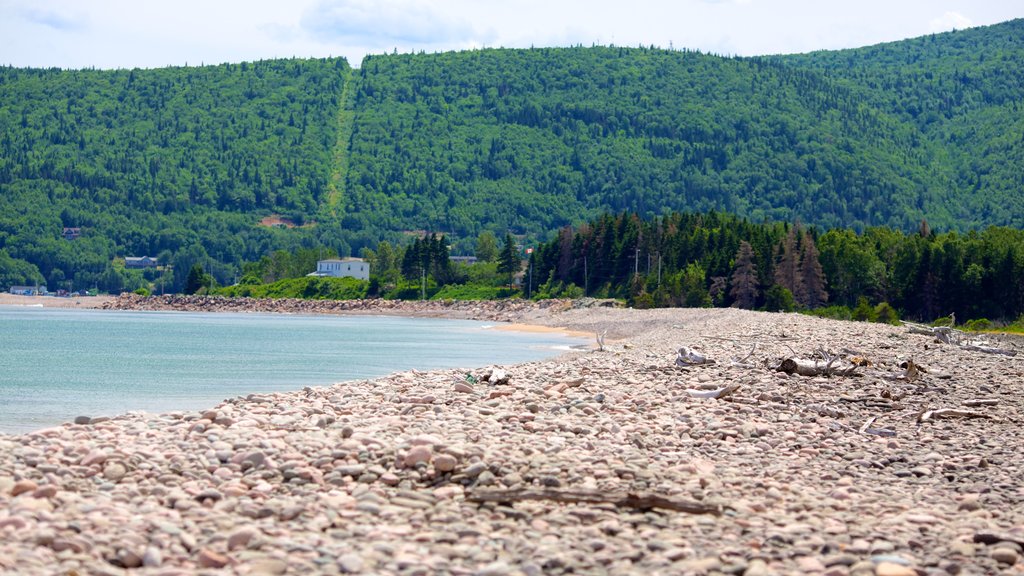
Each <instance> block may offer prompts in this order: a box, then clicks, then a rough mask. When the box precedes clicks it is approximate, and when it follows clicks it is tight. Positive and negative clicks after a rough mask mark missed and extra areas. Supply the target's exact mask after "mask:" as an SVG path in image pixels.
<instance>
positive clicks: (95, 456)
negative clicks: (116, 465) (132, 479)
mask: <svg viewBox="0 0 1024 576" xmlns="http://www.w3.org/2000/svg"><path fill="white" fill-rule="evenodd" d="M106 461H107V454H106V453H105V452H103V451H102V450H93V451H92V452H89V453H88V454H86V455H85V456H84V457H83V458H82V461H81V465H82V466H92V465H93V464H103V463H104V462H106Z"/></svg>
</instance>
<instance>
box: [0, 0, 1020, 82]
mask: <svg viewBox="0 0 1024 576" xmlns="http://www.w3.org/2000/svg"><path fill="white" fill-rule="evenodd" d="M1022 16H1024V2H1022V1H1021V0H616V1H611V0H174V1H166V0H0V64H10V65H14V66H37V67H53V66H56V67H60V68H87V67H96V68H132V67H142V68H154V67H160V66H170V65H174V66H177V65H184V64H189V65H198V64H201V63H205V64H217V63H221V62H241V61H246V60H259V59H266V58H279V57H291V56H298V57H308V56H317V57H322V56H345V57H347V58H348V60H349V62H350V63H351V64H352V65H353V66H358V65H359V62H360V61H361V60H362V57H363V56H364V55H365V54H380V53H382V52H391V51H393V50H395V49H397V50H398V51H399V52H410V51H416V52H419V51H421V50H422V51H426V52H438V51H447V50H459V49H465V48H475V47H506V48H521V47H529V46H567V45H575V44H583V45H584V46H590V45H592V44H615V45H617V46H636V45H638V44H643V45H645V46H647V45H651V44H653V45H655V46H659V47H662V48H668V47H670V46H671V47H675V48H690V49H698V50H702V51H705V52H714V53H716V54H726V55H743V56H750V55H759V54H778V53H792V52H807V51H811V50H818V49H833V48H851V47H859V46H867V45H870V44H877V43H879V42H887V41H892V40H901V39H904V38H911V37H914V36H921V35H925V34H929V33H932V32H942V31H947V30H951V29H953V28H957V29H962V28H967V27H971V26H982V25H986V24H995V23H998V22H1004V21H1006V20H1011V19H1014V18H1019V17H1022Z"/></svg>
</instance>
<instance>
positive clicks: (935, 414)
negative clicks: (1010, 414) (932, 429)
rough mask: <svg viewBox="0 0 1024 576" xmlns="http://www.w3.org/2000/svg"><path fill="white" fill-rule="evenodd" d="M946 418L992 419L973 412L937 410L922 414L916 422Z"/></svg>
mask: <svg viewBox="0 0 1024 576" xmlns="http://www.w3.org/2000/svg"><path fill="white" fill-rule="evenodd" d="M947 418H992V416H990V415H988V414H986V413H984V412H977V411H975V410H960V409H959V408H939V409H937V410H927V411H925V412H922V413H921V415H920V416H918V417H917V421H918V422H927V421H929V420H944V419H947Z"/></svg>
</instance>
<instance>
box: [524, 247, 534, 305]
mask: <svg viewBox="0 0 1024 576" xmlns="http://www.w3.org/2000/svg"><path fill="white" fill-rule="evenodd" d="M526 253H527V254H529V268H528V270H529V273H528V274H527V281H526V299H527V300H528V299H529V298H530V296H532V294H534V249H532V248H528V249H526Z"/></svg>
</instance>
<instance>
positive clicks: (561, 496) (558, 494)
mask: <svg viewBox="0 0 1024 576" xmlns="http://www.w3.org/2000/svg"><path fill="white" fill-rule="evenodd" d="M524 500H549V501H552V502H564V503H568V504H613V505H615V506H619V507H622V508H638V509H646V508H661V509H663V510H672V511H673V512H685V513H687V514H710V515H712V516H720V515H721V514H722V506H721V505H718V504H708V503H704V502H695V501H692V500H682V499H678V498H670V497H667V496H661V495H659V494H650V493H645V492H605V491H599V490H567V489H556V488H511V489H508V490H500V489H494V490H473V491H472V492H468V493H466V501H468V502H499V503H512V502H521V501H524Z"/></svg>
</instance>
